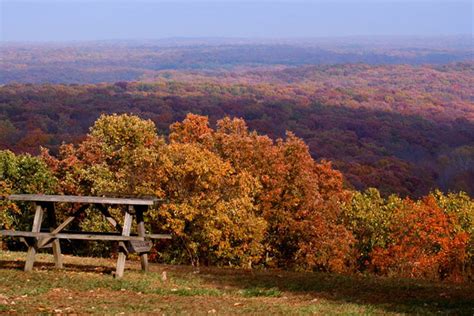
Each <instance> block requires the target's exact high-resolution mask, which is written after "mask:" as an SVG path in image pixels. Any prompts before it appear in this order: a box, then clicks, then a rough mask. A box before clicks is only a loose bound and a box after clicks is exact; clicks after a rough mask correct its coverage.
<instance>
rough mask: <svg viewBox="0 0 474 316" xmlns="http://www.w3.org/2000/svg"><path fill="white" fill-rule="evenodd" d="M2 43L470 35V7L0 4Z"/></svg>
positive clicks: (349, 2)
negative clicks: (174, 38)
mask: <svg viewBox="0 0 474 316" xmlns="http://www.w3.org/2000/svg"><path fill="white" fill-rule="evenodd" d="M0 2H1V7H0V10H1V40H3V41H70V40H103V39H158V38H168V37H250V38H256V37H257V38H258V37H269V38H294V37H331V36H358V35H364V36H367V35H368V36H370V35H426V36H437V35H454V34H472V19H473V4H472V1H455V0H450V1H448V0H442V1H429V0H421V1H407V0H395V1H394V0H391V1H385V0H378V1H375V0H373V1H367V0H365V1H361V0H345V1H344V0H340V1H299V2H298V1H271V0H260V1H250V0H248V1H245V0H244V1H235V0H220V1H207V2H203V1H199V0H180V1H173V2H166V1H156V0H155V1H153V0H148V1H113V0H102V1H93V0H73V1H71V0H47V1H45V0H35V1H32V0H30V1H21V0H0Z"/></svg>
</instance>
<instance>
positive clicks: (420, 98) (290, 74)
mask: <svg viewBox="0 0 474 316" xmlns="http://www.w3.org/2000/svg"><path fill="white" fill-rule="evenodd" d="M167 49H171V48H167ZM174 49H175V48H174ZM186 49H191V48H189V47H188V48H186ZM186 49H185V50H184V51H186ZM222 49H224V48H222V47H221V48H219V49H217V48H213V54H214V55H212V54H211V55H205V56H206V57H203V60H204V59H205V60H207V61H206V63H207V62H208V61H209V60H210V59H212V58H211V56H213V57H215V58H217V57H216V56H218V55H219V54H217V53H216V51H217V52H219V51H222ZM266 49H267V48H262V50H264V51H266ZM201 50H203V48H201ZM214 50H215V51H214ZM99 51H100V50H99ZM80 52H81V50H75V54H79V53H80ZM405 52H406V51H405ZM279 53H280V54H281V55H280V57H278V58H283V57H282V56H287V53H285V50H283V51H280V52H279ZM12 54H13V53H12V52H11V51H9V53H8V55H7V56H12ZM17 54H20V55H21V56H25V55H26V54H27V53H26V52H24V51H23V52H22V51H17ZM133 54H134V52H133V51H132V52H131V55H133ZM183 54H184V52H183V51H181V55H180V56H182V58H184V60H189V63H190V64H193V65H195V64H194V61H195V60H194V59H192V58H191V59H190V58H189V57H183V56H184V55H185V54H184V55H183ZM203 54H204V53H203ZM272 54H273V55H275V54H276V56H278V52H277V53H272ZM285 54H286V55H285ZM400 54H401V53H400ZM422 55H423V54H421V55H420V54H418V55H416V56H415V57H416V58H420V56H422ZM41 56H42V57H41V58H46V55H41ZM112 56H113V55H112ZM198 56H200V55H199V53H196V54H195V55H193V58H198ZM203 56H204V55H203ZM223 56H227V57H226V58H230V57H229V56H231V55H229V52H227V53H225V54H224V55H223ZM250 56H251V57H247V58H257V57H256V56H255V54H253V55H252V54H250ZM415 57H412V58H415ZM41 58H40V60H41ZM173 58H175V59H176V58H177V56H174V57H173ZM242 58H244V57H242ZM258 58H260V57H258ZM258 58H257V59H258ZM261 58H262V59H265V58H264V57H261ZM275 58H276V57H275ZM278 58H276V59H275V60H270V61H268V63H269V64H271V65H264V64H260V65H253V66H250V65H249V64H248V63H246V62H244V63H241V61H238V62H237V63H241V64H239V65H237V66H235V67H230V68H226V69H224V68H223V67H207V66H206V67H207V68H203V69H185V67H183V66H182V65H184V64H185V63H183V62H182V61H181V62H180V65H181V66H180V67H175V68H179V69H173V67H169V66H167V67H165V68H166V69H165V70H159V69H155V70H153V71H149V70H147V71H144V74H140V78H141V79H142V80H141V81H133V82H125V81H118V82H115V83H97V84H95V83H94V84H49V83H41V84H29V83H11V81H15V80H14V79H12V78H14V77H15V76H20V77H18V78H22V79H21V80H19V81H27V82H30V81H31V82H44V81H48V80H44V79H45V78H48V77H49V76H50V74H49V73H48V72H47V71H46V72H43V70H41V69H40V68H35V67H36V66H32V64H35V63H37V64H40V62H39V61H38V60H35V59H34V58H31V60H32V61H31V63H29V64H27V65H26V66H24V69H25V73H27V74H28V76H31V78H30V79H29V78H28V77H27V76H26V75H25V73H22V72H21V71H20V70H19V68H18V67H19V66H18V64H17V65H15V66H12V65H11V64H9V63H8V58H7V64H6V66H5V67H6V69H7V71H6V72H4V76H3V82H8V83H7V84H5V85H4V86H2V87H1V88H0V147H1V148H9V149H12V150H14V151H17V152H34V153H36V152H38V150H39V145H42V146H46V147H49V148H51V149H52V150H53V153H54V151H55V150H56V149H57V148H58V146H59V145H60V144H61V142H63V141H66V142H77V141H79V140H80V139H81V138H82V137H83V136H84V135H85V134H86V133H87V130H88V128H89V126H90V125H91V124H92V123H93V122H94V121H95V120H96V119H97V117H98V116H99V115H100V114H101V113H134V114H138V115H139V116H141V117H143V118H150V119H152V120H153V121H154V122H155V124H156V125H157V127H158V129H159V132H160V133H162V134H167V133H168V127H169V125H170V124H171V123H173V122H175V121H180V120H182V119H183V118H184V117H185V115H186V114H187V113H189V112H192V113H196V114H202V115H207V116H209V118H210V121H211V123H214V122H216V121H217V120H218V119H220V118H222V117H224V116H227V115H229V116H236V117H242V118H244V119H245V120H246V122H247V123H248V125H249V127H250V129H254V130H257V131H258V132H261V133H265V134H268V135H270V136H271V137H272V138H274V139H276V138H279V137H282V136H284V134H285V131H286V130H290V131H293V132H294V133H296V135H297V136H300V137H302V138H303V139H304V140H305V142H306V143H307V144H308V145H309V147H310V150H311V154H312V155H313V157H315V158H316V159H318V160H321V159H327V160H331V161H332V162H333V164H334V166H335V167H336V168H337V169H339V170H341V171H342V172H343V173H344V175H345V177H346V181H347V184H348V185H349V186H352V187H355V188H357V189H363V188H367V187H377V188H379V189H380V190H381V191H382V192H383V193H386V194H388V193H399V194H402V195H412V196H420V195H423V194H426V193H427V192H429V191H430V190H432V189H434V188H436V187H439V188H441V189H443V190H445V191H448V190H464V191H467V192H469V193H470V194H471V195H472V194H474V182H473V181H474V180H473V179H474V103H473V102H474V90H473V87H474V79H473V78H474V65H473V64H472V62H470V61H464V62H457V63H450V64H438V65H407V64H403V65H398V64H394V65H392V64H390V63H389V64H386V65H377V64H373V63H372V64H368V63H365V64H363V63H349V64H347V63H346V64H334V65H331V64H328V65H322V64H317V65H316V64H311V62H312V61H311V60H310V59H308V63H309V65H306V64H305V65H281V64H280V65H275V63H277V61H278V60H279V59H278ZM298 58H299V57H298ZM308 58H309V57H308ZM406 58H408V59H405V60H411V59H410V57H406ZM111 60H114V59H113V58H112V59H111ZM132 60H133V58H132ZM146 60H148V59H147V58H145V57H144V59H143V61H146ZM150 60H153V58H151V57H150ZM217 60H218V62H217V63H220V62H221V61H219V59H217ZM290 60H293V59H290ZM303 60H304V59H303ZM160 61H161V62H162V60H161V59H160ZM336 61H337V60H336ZM130 62H131V61H130ZM248 62H249V63H251V62H252V61H248ZM65 63H68V64H71V63H72V64H74V63H75V64H77V65H76V66H75V68H74V69H75V71H76V72H74V71H73V72H71V76H72V77H71V80H68V79H65V78H61V76H58V77H57V78H59V79H58V80H62V81H63V82H82V81H83V80H89V79H87V78H89V77H87V76H86V77H84V78H82V79H80V78H79V77H77V74H78V72H82V71H83V70H84V69H83V68H82V67H83V65H84V64H83V62H82V61H81V60H70V61H67V62H66V61H65ZM117 63H118V62H117ZM53 64H54V65H53V66H48V67H49V68H48V69H49V71H51V72H52V73H55V74H57V73H58V72H59V73H63V74H65V73H68V71H67V68H62V67H65V66H64V62H63V61H60V62H54V63H53ZM198 64H199V63H198ZM89 66H90V67H93V66H94V65H92V64H90V65H89ZM96 66H97V65H96ZM96 66H94V67H96ZM109 66H110V67H112V68H114V67H116V66H117V67H118V64H117V65H114V63H113V62H110V63H109ZM55 67H59V68H55ZM97 67H98V68H97V71H98V73H97V76H96V77H94V78H95V80H91V82H96V81H104V78H103V77H102V75H101V74H100V73H101V70H100V69H101V68H100V67H99V66H97ZM147 67H148V66H147ZM203 67H204V66H203ZM145 68H146V67H145ZM35 69H36V70H35ZM58 69H62V70H58ZM114 69H116V68H114ZM109 70H110V69H109ZM36 71H38V73H37V72H36ZM127 71H128V70H127ZM106 72H107V73H109V74H112V73H113V71H112V72H108V70H107V71H106ZM137 74H138V73H137ZM89 75H92V76H95V75H96V74H91V73H89ZM12 76H13V77H12ZM45 76H46V77H45ZM134 77H135V76H131V77H126V78H125V79H133V78H134ZM74 78H75V79H74ZM114 78H122V79H123V77H121V76H118V77H117V76H115V75H111V77H110V78H109V79H114ZM105 81H108V80H105Z"/></svg>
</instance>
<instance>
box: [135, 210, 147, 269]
mask: <svg viewBox="0 0 474 316" xmlns="http://www.w3.org/2000/svg"><path fill="white" fill-rule="evenodd" d="M137 232H138V236H143V237H145V234H146V233H145V222H144V220H143V208H141V207H137ZM140 262H141V264H142V270H143V271H145V272H147V271H148V254H147V253H140Z"/></svg>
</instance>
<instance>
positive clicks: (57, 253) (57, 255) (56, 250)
mask: <svg viewBox="0 0 474 316" xmlns="http://www.w3.org/2000/svg"><path fill="white" fill-rule="evenodd" d="M47 210H48V221H49V230H50V231H51V232H54V229H55V228H56V226H57V225H58V224H57V221H56V213H55V209H54V204H53V203H48V205H47ZM52 247H53V257H54V265H55V267H56V268H57V269H62V268H63V258H62V256H61V244H60V243H59V239H54V240H53V242H52Z"/></svg>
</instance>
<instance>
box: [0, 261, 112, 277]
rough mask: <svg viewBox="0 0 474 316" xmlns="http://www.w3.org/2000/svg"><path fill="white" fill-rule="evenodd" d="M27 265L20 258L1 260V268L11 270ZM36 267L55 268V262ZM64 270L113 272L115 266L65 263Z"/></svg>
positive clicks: (98, 272)
mask: <svg viewBox="0 0 474 316" xmlns="http://www.w3.org/2000/svg"><path fill="white" fill-rule="evenodd" d="M24 267H25V262H24V261H19V260H0V270H3V269H11V270H23V268H24ZM34 268H35V269H40V270H54V269H55V268H54V263H51V262H35V265H34ZM64 270H66V271H74V272H89V273H97V274H113V272H115V267H112V266H110V267H106V266H101V265H90V264H71V263H65V264H64Z"/></svg>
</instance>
